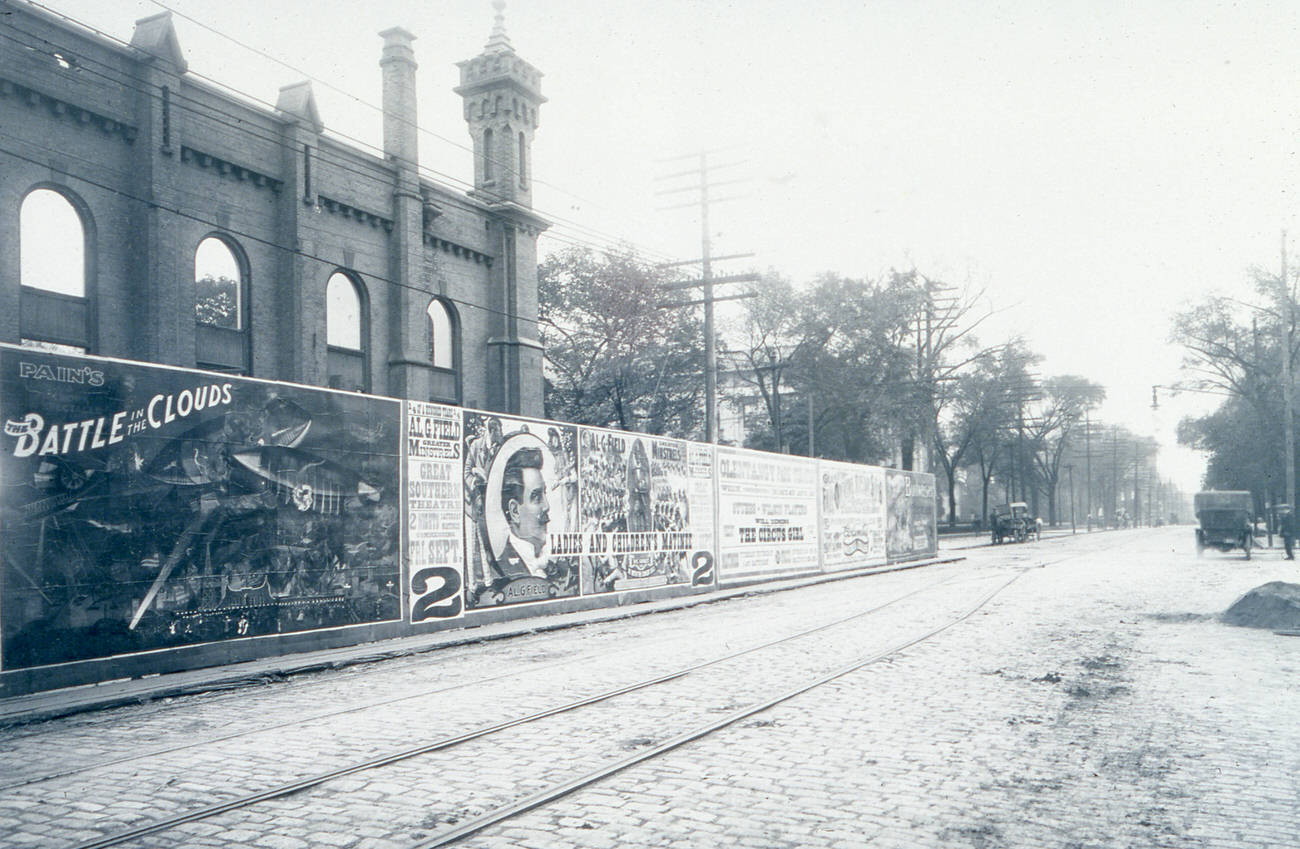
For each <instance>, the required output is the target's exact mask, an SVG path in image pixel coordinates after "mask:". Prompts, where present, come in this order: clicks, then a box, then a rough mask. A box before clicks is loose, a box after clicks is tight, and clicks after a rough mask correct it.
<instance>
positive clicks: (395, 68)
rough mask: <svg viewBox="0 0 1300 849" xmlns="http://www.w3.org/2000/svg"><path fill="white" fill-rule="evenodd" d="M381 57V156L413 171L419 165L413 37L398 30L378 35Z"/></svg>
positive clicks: (400, 29)
mask: <svg viewBox="0 0 1300 849" xmlns="http://www.w3.org/2000/svg"><path fill="white" fill-rule="evenodd" d="M379 35H380V37H381V38H383V39H384V53H383V57H382V58H381V59H380V60H379V67H381V68H383V69H384V155H385V156H386V157H388V158H389V159H391V160H394V161H396V162H397V163H398V164H399V165H404V166H405V167H407V168H410V169H411V170H414V169H415V167H416V165H417V164H418V162H419V154H418V150H419V147H418V145H419V138H418V134H417V133H416V126H417V125H416V111H415V69H416V67H417V65H416V63H415V51H414V50H413V49H412V48H411V42H413V41H415V36H413V35H411V34H410V33H409V32H407V31H406V30H404V29H402V28H401V27H393V28H392V29H386V30H384V31H383V32H381V33H380V34H379Z"/></svg>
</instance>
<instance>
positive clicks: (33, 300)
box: [18, 188, 91, 352]
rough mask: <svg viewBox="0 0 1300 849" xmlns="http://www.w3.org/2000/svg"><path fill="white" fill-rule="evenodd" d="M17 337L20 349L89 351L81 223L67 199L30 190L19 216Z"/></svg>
mask: <svg viewBox="0 0 1300 849" xmlns="http://www.w3.org/2000/svg"><path fill="white" fill-rule="evenodd" d="M18 232H19V237H18V256H19V270H18V274H19V282H20V283H21V290H20V292H21V295H20V298H21V305H20V309H19V312H20V316H21V318H20V322H19V335H20V336H21V338H22V341H23V344H25V345H33V346H40V347H45V348H54V349H63V350H78V351H81V352H85V351H87V350H89V349H90V347H91V333H90V328H91V321H90V298H89V286H88V281H87V268H88V267H89V264H88V262H87V256H86V251H87V245H88V242H89V240H88V239H87V238H86V222H85V220H84V219H83V218H82V215H81V213H80V212H78V210H77V207H76V206H74V205H73V203H72V201H71V200H70V199H69V197H68V196H66V195H64V194H63V193H62V192H59V191H55V190H54V189H45V188H39V189H34V190H32V191H31V192H29V193H28V194H27V196H26V197H24V198H23V202H22V206H21V207H20V209H19V214H18Z"/></svg>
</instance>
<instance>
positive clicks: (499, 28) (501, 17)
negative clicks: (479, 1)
mask: <svg viewBox="0 0 1300 849" xmlns="http://www.w3.org/2000/svg"><path fill="white" fill-rule="evenodd" d="M492 8H493V9H496V11H497V14H496V19H495V20H494V21H493V22H492V34H491V35H490V36H488V42H487V44H486V45H484V47H483V52H485V53H514V52H515V48H514V46H513V45H511V44H510V36H508V35H506V0H492Z"/></svg>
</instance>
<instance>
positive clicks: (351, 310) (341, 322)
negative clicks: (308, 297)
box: [325, 271, 370, 392]
mask: <svg viewBox="0 0 1300 849" xmlns="http://www.w3.org/2000/svg"><path fill="white" fill-rule="evenodd" d="M366 325H367V322H366V301H365V296H364V294H363V291H362V289H361V286H360V284H359V283H358V281H357V280H356V279H354V278H353V277H352V276H351V275H350V274H346V273H344V272H342V271H336V272H334V273H333V274H331V275H330V279H329V282H328V283H327V284H326V286H325V342H326V346H327V357H328V368H329V385H330V386H332V387H334V388H336V389H351V390H355V391H358V392H366V391H368V390H369V389H370V375H369V371H370V370H369V368H368V367H367V363H366V344H365V343H366V336H367V334H368V328H367V326H366Z"/></svg>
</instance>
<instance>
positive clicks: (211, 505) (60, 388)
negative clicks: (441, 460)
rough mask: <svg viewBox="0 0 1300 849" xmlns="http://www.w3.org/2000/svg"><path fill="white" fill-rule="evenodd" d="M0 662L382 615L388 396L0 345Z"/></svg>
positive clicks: (392, 427)
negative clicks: (0, 561)
mask: <svg viewBox="0 0 1300 849" xmlns="http://www.w3.org/2000/svg"><path fill="white" fill-rule="evenodd" d="M0 418H3V420H4V434H3V442H2V443H0V480H3V482H4V487H3V494H2V495H0V533H2V534H3V537H2V538H3V558H4V559H3V567H2V568H0V629H2V633H3V640H2V642H0V665H2V666H3V668H4V669H16V668H24V667H32V666H39V665H44V664H51V663H60V662H64V661H71V660H80V659H85V658H97V657H108V656H112V655H119V654H124V653H130V652H137V651H143V650H150V649H159V648H166V647H170V646H178V645H186V644H193V643H200V642H209V641H215V640H227V639H232V638H240V637H257V636H263V635H269V634H282V633H290V632H297V631H309V630H313V629H320V628H334V627H340V626H346V625H358V624H363V623H373V622H381V621H388V620H394V619H399V618H400V617H401V613H402V612H401V602H400V596H401V574H400V566H399V562H398V547H399V538H400V522H399V511H400V509H401V503H400V493H399V481H400V474H399V458H400V445H399V438H400V436H401V434H400V418H399V404H398V403H397V402H396V401H392V400H386V399H380V398H373V397H367V396H363V395H358V394H353V393H343V392H331V391H327V390H318V389H309V388H306V387H300V386H292V385H285V384H276V383H269V382H265V381H257V380H251V379H246V378H237V377H230V376H224V375H217V374H210V373H203V372H195V371H184V370H180V369H167V368H162V367H157V366H148V365H142V364H131V363H124V362H117V361H112V360H100V359H95V358H83V357H73V356H66V355H58V354H51V353H45V352H40V351H36V350H32V349H20V348H2V349H0Z"/></svg>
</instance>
